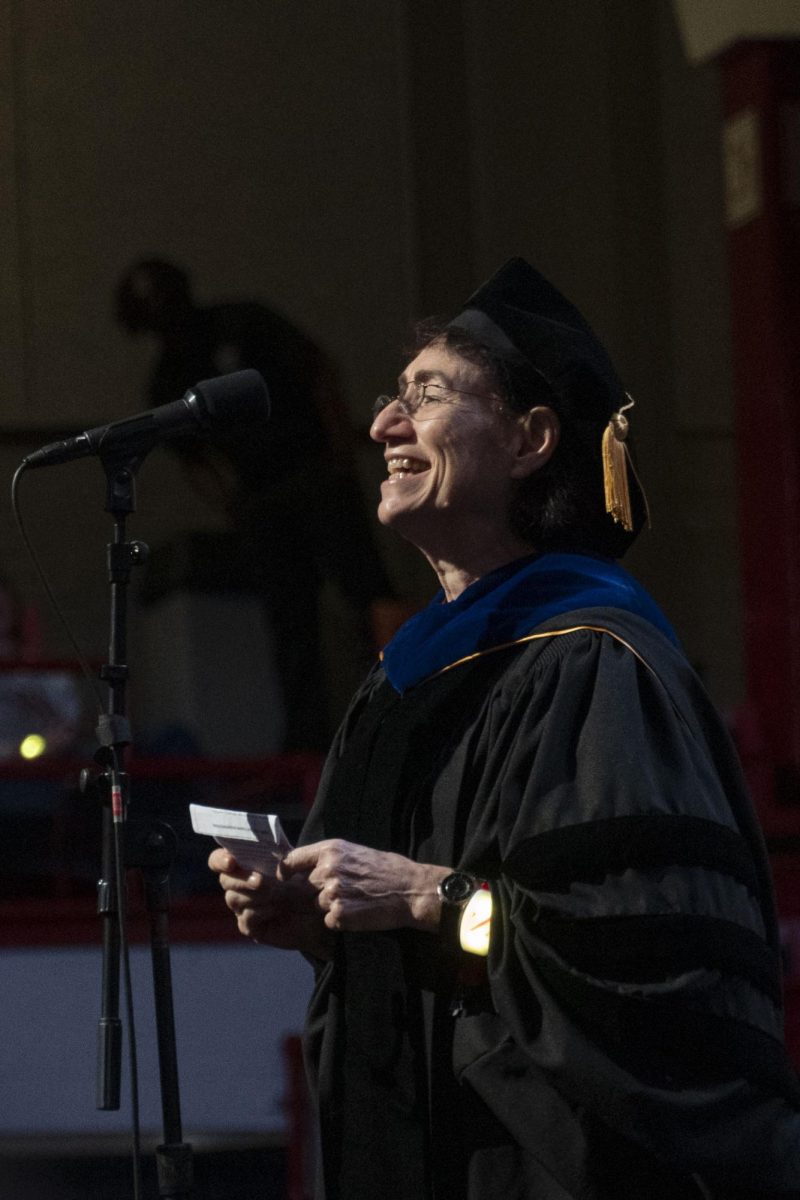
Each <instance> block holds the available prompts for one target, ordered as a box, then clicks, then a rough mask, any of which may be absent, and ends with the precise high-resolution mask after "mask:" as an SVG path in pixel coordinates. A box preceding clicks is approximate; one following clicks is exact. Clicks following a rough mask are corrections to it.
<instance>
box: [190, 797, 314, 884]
mask: <svg viewBox="0 0 800 1200" xmlns="http://www.w3.org/2000/svg"><path fill="white" fill-rule="evenodd" d="M189 815H190V816H191V818H192V829H193V830H194V831H195V833H203V834H206V835H207V836H208V837H213V838H214V839H215V840H216V841H217V842H219V844H220V846H224V847H225V849H226V850H229V851H230V852H231V854H232V855H233V857H234V858H235V859H236V861H237V863H238V864H239V866H240V867H244V868H245V869H246V870H248V871H260V872H261V874H262V875H274V874H275V872H276V870H277V867H278V863H279V862H280V860H281V859H282V858H283V857H284V855H286V854H288V853H289V851H290V850H291V848H292V843H291V842H290V841H289V839H288V838H287V836H286V834H285V833H284V831H283V827H282V825H281V822H280V817H278V816H276V814H275V813H248V812H235V811H232V810H231V809H228V808H209V807H208V805H205V804H190V805H189Z"/></svg>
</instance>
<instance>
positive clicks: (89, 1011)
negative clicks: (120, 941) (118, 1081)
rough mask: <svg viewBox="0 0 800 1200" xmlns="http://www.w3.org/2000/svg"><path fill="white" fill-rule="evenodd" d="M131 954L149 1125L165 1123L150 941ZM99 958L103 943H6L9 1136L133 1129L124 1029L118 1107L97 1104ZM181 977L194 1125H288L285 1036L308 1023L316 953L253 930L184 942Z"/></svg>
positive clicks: (2, 1058)
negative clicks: (285, 948) (238, 939)
mask: <svg viewBox="0 0 800 1200" xmlns="http://www.w3.org/2000/svg"><path fill="white" fill-rule="evenodd" d="M131 959H132V962H131V970H132V975H133V989H134V1004H135V1022H136V1037H137V1042H138V1051H139V1091H140V1109H141V1123H142V1130H143V1131H154V1132H157V1133H160V1132H161V1129H162V1124H161V1097H160V1089H159V1076H158V1059H157V1048H156V1037H155V1020H154V1007H153V985H152V975H151V972H150V952H149V948H148V947H145V946H141V947H139V946H137V947H136V948H135V949H134V950H133V951H132V955H131ZM100 967H101V954H100V949H99V948H98V947H80V948H77V949H62V948H58V949H36V950H6V951H5V952H4V953H3V956H2V959H0V986H1V987H2V998H3V999H2V1004H1V1005H0V1047H1V1049H0V1078H2V1081H3V1094H4V1099H5V1103H4V1105H3V1110H2V1112H1V1113H0V1135H9V1134H30V1133H36V1132H41V1133H47V1134H51V1133H73V1132H74V1133H76V1134H77V1133H80V1134H84V1133H96V1132H100V1133H109V1132H116V1131H119V1130H127V1129H128V1128H129V1126H130V1102H129V1082H128V1081H129V1074H128V1065H127V1064H128V1057H127V1054H128V1052H127V1041H126V1040H124V1041H123V1052H122V1060H123V1063H122V1068H123V1082H122V1093H121V1098H120V1100H121V1108H120V1111H119V1112H98V1111H97V1109H96V1108H95V1075H96V1043H97V1023H98V1018H99V1015H100ZM172 976H173V992H174V1003H175V1024H176V1031H177V1047H178V1071H179V1078H180V1091H181V1114H182V1120H183V1127H184V1134H187V1133H191V1132H192V1131H193V1130H207V1131H225V1130H231V1131H232V1130H237V1131H250V1130H253V1131H258V1132H260V1133H263V1132H265V1131H267V1132H272V1131H282V1130H283V1129H284V1127H285V1118H284V1113H283V1108H282V1100H283V1096H284V1093H285V1090H286V1084H285V1072H284V1064H283V1057H282V1043H283V1039H284V1037H285V1036H286V1035H287V1034H291V1033H297V1032H299V1030H300V1029H301V1027H302V1023H303V1018H304V1013H305V1006H306V1002H307V997H308V994H309V992H310V989H311V984H312V973H311V970H310V968H309V967H308V965H307V963H306V962H305V961H304V960H303V959H302V958H301V957H300V955H299V954H294V953H286V952H281V951H278V950H272V949H269V948H267V947H260V946H254V945H252V944H250V943H248V942H245V941H244V940H243V941H242V944H241V945H232V946H228V945H219V944H215V945H203V946H187V945H178V946H174V947H173V949H172ZM121 995H122V993H121ZM120 1009H121V1011H122V1002H121V1003H120Z"/></svg>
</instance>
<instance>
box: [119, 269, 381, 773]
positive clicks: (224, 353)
mask: <svg viewBox="0 0 800 1200" xmlns="http://www.w3.org/2000/svg"><path fill="white" fill-rule="evenodd" d="M116 300H117V319H118V321H119V322H120V324H122V325H123V326H124V327H125V328H126V329H127V330H128V331H129V332H130V333H132V334H136V333H143V332H147V333H150V334H152V335H155V337H156V338H157V339H158V341H159V343H160V349H161V352H160V355H159V358H158V361H157V362H156V365H155V368H154V370H153V374H152V378H151V381H150V385H149V400H150V403H151V404H153V405H159V404H165V403H167V402H169V401H171V400H175V399H177V398H178V397H180V396H181V395H183V393H184V392H185V391H186V389H187V388H189V387H191V386H192V385H193V384H195V383H197V382H198V381H199V380H201V379H208V378H211V377H213V376H215V375H223V374H226V373H227V372H229V371H238V370H240V369H241V368H244V367H253V368H255V369H256V370H257V371H260V373H261V374H262V375H263V377H264V379H265V380H266V382H267V386H268V388H269V393H270V399H271V415H270V418H269V421H267V422H265V423H264V424H263V425H260V426H258V425H257V426H253V425H252V424H248V425H247V426H242V428H241V429H237V428H236V427H234V428H231V429H229V430H227V431H225V432H224V433H221V434H220V435H215V437H214V439H213V441H212V440H208V439H188V438H187V439H185V440H183V439H182V440H180V441H179V442H175V441H173V442H172V443H171V446H172V448H173V449H175V450H176V451H177V453H178V454H179V455H180V456H181V458H182V460H183V462H184V464H185V466H186V468H187V470H188V471H189V473H190V476H191V478H192V482H193V484H194V486H195V487H196V489H197V490H198V491H201V492H202V493H203V494H204V496H205V498H206V499H208V500H211V501H212V502H213V503H215V504H216V505H217V506H219V507H222V508H224V510H225V511H226V512H227V514H228V516H229V518H230V520H231V523H232V526H233V529H234V531H235V533H236V534H237V535H238V538H239V539H240V542H241V547H240V548H241V550H242V551H243V552H244V554H245V556H246V558H247V560H248V561H249V563H250V566H251V569H252V579H253V583H254V586H255V587H256V588H257V590H258V591H259V592H260V593H261V594H262V595H263V597H264V599H265V602H266V606H267V609H268V612H269V617H270V621H271V625H272V629H273V632H274V635H275V637H274V640H275V655H276V662H277V667H278V671H279V674H280V679H281V685H282V688H283V693H284V701H285V705H286V720H287V733H286V738H285V749H287V750H302V749H323V748H326V747H327V742H328V733H329V730H328V719H329V718H328V713H327V707H326V696H325V692H324V686H323V672H322V666H321V654H320V636H319V617H318V609H319V596H320V590H321V588H322V585H323V582H324V581H325V580H326V579H330V580H331V581H333V582H334V583H335V584H336V585H337V586H338V587H339V589H340V591H341V593H342V594H343V596H344V597H345V599H346V600H347V601H348V602H349V603H350V604H351V605H352V607H353V609H354V610H355V612H356V613H357V614H359V617H360V626H361V628H360V637H361V640H362V642H363V645H362V646H361V647H360V653H361V654H363V656H364V658H365V659H366V656H367V653H368V651H369V650H370V649H371V645H370V643H371V637H370V633H369V609H370V605H371V604H372V602H373V601H374V600H376V599H378V598H379V597H385V596H389V595H391V587H390V584H389V582H388V579H387V577H386V574H385V571H384V569H383V566H382V564H381V561H380V558H379V556H378V553H377V549H376V547H375V544H374V542H373V538H372V534H371V530H370V528H369V523H368V519H367V517H366V513H365V510H364V505H363V500H362V497H361V493H360V489H359V485H358V480H357V477H356V472H355V467H354V448H353V433H352V430H351V427H350V423H349V419H348V417H347V414H346V410H345V407H344V404H343V402H342V400H341V397H340V394H339V389H338V385H337V380H336V374H335V371H334V369H333V367H332V365H331V364H330V362H328V360H327V359H326V357H325V356H324V354H323V353H322V351H321V350H320V349H319V347H318V346H316V345H315V344H314V342H312V341H311V340H310V339H309V338H308V337H307V336H306V335H305V334H304V333H302V332H301V331H300V330H299V329H297V328H296V327H295V326H294V325H292V324H291V323H290V322H289V321H288V320H286V318H285V317H282V316H280V315H279V314H277V313H275V312H272V311H271V310H270V309H268V308H265V307H264V306H263V305H262V304H257V303H252V302H247V301H244V302H236V303H223V304H214V305H209V306H206V307H197V306H196V305H195V304H194V302H193V300H192V295H191V289H190V284H189V277H188V275H187V274H186V272H185V271H183V270H181V269H180V268H179V267H177V266H175V265H173V264H171V263H168V262H163V261H160V260H157V259H152V260H143V261H141V262H139V263H136V264H135V265H134V266H132V267H131V268H130V269H129V270H128V271H127V272H126V273H125V275H124V277H123V278H122V279H121V281H120V283H119V285H118V288H117V296H116ZM232 555H233V551H232Z"/></svg>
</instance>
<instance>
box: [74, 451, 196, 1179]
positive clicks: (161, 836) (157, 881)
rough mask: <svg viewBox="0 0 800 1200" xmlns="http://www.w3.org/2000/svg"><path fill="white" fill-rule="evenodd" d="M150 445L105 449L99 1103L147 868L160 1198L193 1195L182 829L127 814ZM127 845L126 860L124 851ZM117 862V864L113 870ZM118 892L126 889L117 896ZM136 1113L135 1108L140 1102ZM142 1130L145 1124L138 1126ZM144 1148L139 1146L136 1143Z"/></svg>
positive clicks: (110, 1080) (108, 1087)
mask: <svg viewBox="0 0 800 1200" xmlns="http://www.w3.org/2000/svg"><path fill="white" fill-rule="evenodd" d="M147 449H149V447H146V448H145V449H144V450H142V449H141V447H140V449H139V450H138V451H137V452H136V453H133V452H132V451H131V450H130V449H127V450H126V449H124V448H121V447H117V448H116V449H114V448H109V449H108V450H107V451H106V452H105V453H103V452H101V454H100V459H101V462H102V466H103V470H104V471H105V474H106V485H107V486H106V505H105V508H106V512H110V513H111V514H112V516H113V518H114V541H113V542H112V543H111V544H109V545H108V547H107V566H108V580H109V585H110V626H111V628H110V639H109V655H108V663H107V665H105V666H103V667H102V668H101V670H100V678H101V679H103V680H105V681H106V682H107V683H108V689H109V690H108V710H107V712H106V713H104V714H102V715H101V716H100V719H99V722H98V726H97V739H98V742H99V749H98V751H97V754H96V759H97V761H98V762H99V764H100V765H101V766H102V767H103V768H104V771H103V774H102V776H101V777H100V780H99V781H98V782H99V783H101V784H102V787H101V789H100V790H101V794H102V800H103V833H102V866H101V878H100V880H99V881H98V884H97V901H98V903H97V908H98V913H99V915H100V917H101V920H102V922H103V970H102V997H101V1015H100V1021H99V1025H98V1063H97V1107H98V1108H99V1109H103V1110H110V1109H118V1108H119V1097H120V1059H121V1047H122V1027H121V1023H120V1020H119V956H120V922H119V916H120V910H122V913H123V916H124V911H125V895H124V879H125V876H124V871H125V870H126V869H128V868H136V869H138V870H140V871H141V872H142V876H143V882H144V895H145V904H146V909H147V914H148V920H149V929H150V949H151V964H152V971H153V987H154V994H155V1014H156V1034H157V1040H158V1061H159V1075H160V1085H161V1107H162V1116H163V1133H164V1138H163V1143H162V1145H160V1146H158V1147H157V1148H156V1166H157V1175H158V1190H159V1196H160V1197H161V1198H162V1200H183V1198H185V1197H189V1196H190V1195H191V1186H192V1148H191V1146H190V1145H189V1144H187V1143H185V1142H184V1141H183V1134H182V1128H181V1113H180V1093H179V1087H178V1065H177V1050H176V1042H175V1016H174V1008H173V999H172V975H171V969H170V956H169V940H168V920H167V913H168V898H169V871H170V866H171V865H172V862H173V861H174V857H175V848H176V838H175V834H174V832H173V830H172V829H171V828H170V827H169V826H168V825H165V824H164V823H163V822H160V821H157V822H133V821H131V822H128V821H127V815H128V801H129V780H128V776H127V774H126V773H125V771H124V764H125V754H126V750H127V747H128V746H129V745H130V742H131V731H130V725H129V722H128V719H127V716H126V711H127V709H126V685H127V681H128V675H129V672H128V665H127V589H128V583H129V580H130V574H131V570H132V568H133V567H134V566H136V565H137V564H139V563H143V562H145V561H146V559H147V554H148V549H147V546H145V545H144V543H143V542H129V541H127V540H126V517H127V515H128V513H131V512H134V511H135V508H136V493H135V475H136V471H137V470H138V469H139V467H140V465H141V463H142V461H143V459H144V456H145V453H146V452H147ZM120 851H121V854H122V859H121V863H119V862H118V854H119V852H120ZM115 863H118V867H117V870H116V871H115ZM117 880H120V881H121V882H120V885H119V887H118V886H117ZM120 891H122V892H123V894H122V895H120V894H119V893H120ZM134 1121H136V1122H137V1125H138V1118H137V1114H136V1112H135V1111H134ZM135 1132H136V1134H137V1137H138V1128H137V1129H136V1130H135ZM137 1152H138V1147H137Z"/></svg>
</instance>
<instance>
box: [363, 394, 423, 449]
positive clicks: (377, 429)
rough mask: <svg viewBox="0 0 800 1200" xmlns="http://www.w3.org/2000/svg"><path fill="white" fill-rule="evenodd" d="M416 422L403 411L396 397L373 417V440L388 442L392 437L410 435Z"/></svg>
mask: <svg viewBox="0 0 800 1200" xmlns="http://www.w3.org/2000/svg"><path fill="white" fill-rule="evenodd" d="M413 428H414V424H413V421H412V420H411V418H410V417H409V415H408V413H405V412H403V410H402V408H401V407H400V404H399V402H398V400H397V398H396V397H395V399H394V400H392V402H391V403H390V404H387V405H386V407H385V408H382V409H381V410H380V412H379V413H378V414H377V415H376V416H375V417H374V418H373V421H372V424H371V425H370V427H369V436H370V437H371V438H372V440H373V442H388V441H389V440H390V439H391V438H396V437H402V436H408V434H409V433H410V432H411V431H412V430H413Z"/></svg>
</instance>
